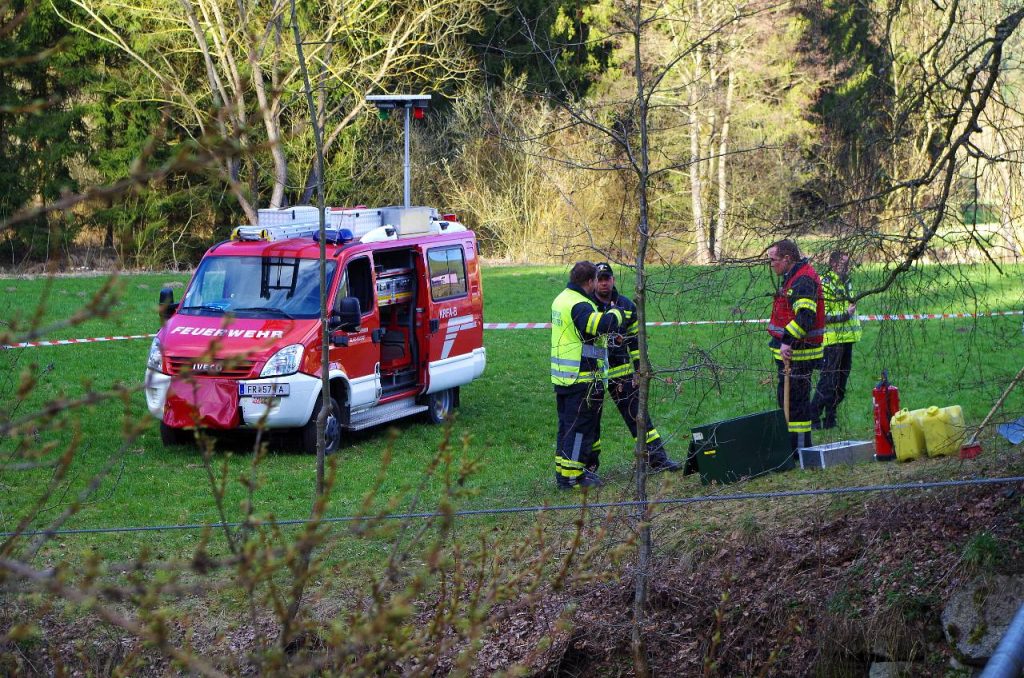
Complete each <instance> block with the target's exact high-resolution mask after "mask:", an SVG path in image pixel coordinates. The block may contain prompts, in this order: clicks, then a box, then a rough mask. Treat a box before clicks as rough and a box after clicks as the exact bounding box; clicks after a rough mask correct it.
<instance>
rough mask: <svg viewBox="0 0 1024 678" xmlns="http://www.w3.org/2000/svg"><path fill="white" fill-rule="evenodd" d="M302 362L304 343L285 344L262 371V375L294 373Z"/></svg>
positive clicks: (272, 375)
mask: <svg viewBox="0 0 1024 678" xmlns="http://www.w3.org/2000/svg"><path fill="white" fill-rule="evenodd" d="M301 364H302V344H292V345H291V346H285V347H284V348H282V349H281V350H280V351H278V352H277V353H275V354H274V355H273V356H272V357H271V358H270V360H268V361H267V364H266V365H264V366H263V371H262V372H260V376H261V377H280V376H284V375H286V374H294V373H295V372H298V371H299V365H301Z"/></svg>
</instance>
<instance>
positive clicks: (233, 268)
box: [178, 257, 337, 318]
mask: <svg viewBox="0 0 1024 678" xmlns="http://www.w3.org/2000/svg"><path fill="white" fill-rule="evenodd" d="M336 268H337V264H336V262H334V261H328V262H327V286H328V288H330V285H331V280H332V279H333V278H334V273H335V270H336ZM178 313H182V314H185V315H223V314H225V313H232V314H235V315H237V316H239V317H246V318H318V317H319V316H320V267H319V262H318V261H317V260H316V259H295V258H290V257H207V258H206V259H204V260H203V262H202V263H201V264H200V265H199V270H197V271H196V274H195V276H194V277H193V278H192V284H191V285H190V286H189V288H188V292H186V293H185V297H184V298H183V299H182V300H181V305H180V306H179V307H178Z"/></svg>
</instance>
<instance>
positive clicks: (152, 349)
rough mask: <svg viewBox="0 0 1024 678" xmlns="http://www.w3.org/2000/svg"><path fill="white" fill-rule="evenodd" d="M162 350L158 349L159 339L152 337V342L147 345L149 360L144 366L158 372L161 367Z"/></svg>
mask: <svg viewBox="0 0 1024 678" xmlns="http://www.w3.org/2000/svg"><path fill="white" fill-rule="evenodd" d="M162 363H163V351H162V350H161V349H160V340H159V339H157V338H156V337H153V343H152V344H150V345H149V360H148V361H147V362H146V367H148V368H149V369H151V370H156V371H157V372H160V371H161V370H162V369H163V364H162Z"/></svg>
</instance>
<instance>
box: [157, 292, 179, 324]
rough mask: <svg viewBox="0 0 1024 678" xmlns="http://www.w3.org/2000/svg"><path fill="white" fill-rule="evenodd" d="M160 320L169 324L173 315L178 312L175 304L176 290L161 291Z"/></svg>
mask: <svg viewBox="0 0 1024 678" xmlns="http://www.w3.org/2000/svg"><path fill="white" fill-rule="evenodd" d="M159 308H160V310H159V313H160V320H162V321H163V322H167V320H169V319H170V317H171V316H172V315H174V313H175V312H176V311H177V310H178V305H177V304H176V303H174V290H172V289H171V288H170V287H165V288H163V289H162V290H160V307H159Z"/></svg>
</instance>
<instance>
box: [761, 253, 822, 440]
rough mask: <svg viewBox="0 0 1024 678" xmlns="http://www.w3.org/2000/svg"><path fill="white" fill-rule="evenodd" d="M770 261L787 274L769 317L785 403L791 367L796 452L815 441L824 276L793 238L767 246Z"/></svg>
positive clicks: (775, 269) (791, 428)
mask: <svg viewBox="0 0 1024 678" xmlns="http://www.w3.org/2000/svg"><path fill="white" fill-rule="evenodd" d="M768 264H769V266H771V269H772V271H773V272H774V273H775V274H776V275H778V276H780V277H781V278H782V284H781V285H779V289H778V291H777V292H776V293H775V303H774V304H773V305H772V317H771V319H770V320H769V321H768V333H769V334H770V335H771V340H770V341H769V344H768V345H769V347H770V348H771V351H772V356H773V357H774V358H775V365H776V368H777V369H778V375H779V385H778V391H777V395H778V403H779V407H782V406H783V400H784V397H783V393H784V384H785V371H786V368H787V367H788V368H789V383H790V390H789V440H790V445H791V446H792V448H793V453H794V454H796V451H797V450H798V449H799V448H801V447H810V446H811V375H812V373H813V372H814V368H816V367H818V365H819V364H820V363H821V356H822V348H821V342H822V337H823V336H824V334H825V305H824V301H823V299H822V292H821V280H819V278H818V273H817V272H816V271H815V270H814V267H812V266H811V265H810V264H809V263H808V262H807V259H804V258H801V256H800V249H799V248H798V247H797V246H796V243H795V242H793V241H792V240H779V241H778V242H775V243H773V244H772V245H771V246H770V247H769V248H768Z"/></svg>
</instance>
